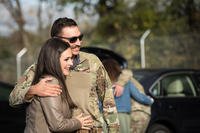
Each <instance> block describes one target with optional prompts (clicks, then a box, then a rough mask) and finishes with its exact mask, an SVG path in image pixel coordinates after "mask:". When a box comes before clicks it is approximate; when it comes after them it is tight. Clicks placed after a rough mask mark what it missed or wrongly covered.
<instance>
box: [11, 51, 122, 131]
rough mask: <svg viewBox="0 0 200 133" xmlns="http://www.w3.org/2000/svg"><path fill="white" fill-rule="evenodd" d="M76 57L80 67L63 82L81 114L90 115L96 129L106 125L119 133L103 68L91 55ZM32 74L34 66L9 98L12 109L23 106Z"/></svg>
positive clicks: (113, 103) (83, 54)
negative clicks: (100, 105) (101, 108)
mask: <svg viewBox="0 0 200 133" xmlns="http://www.w3.org/2000/svg"><path fill="white" fill-rule="evenodd" d="M79 57H80V59H79V60H80V62H79V64H77V65H76V67H75V68H74V70H73V71H72V72H71V74H70V75H69V76H68V77H67V80H66V82H67V87H68V89H69V93H70V95H71V97H72V99H73V101H74V102H75V104H77V106H78V107H79V108H80V109H81V111H82V112H84V113H86V114H91V115H92V117H93V118H94V120H95V126H97V127H98V126H102V125H103V123H104V121H105V122H106V124H107V127H108V131H109V132H113V133H116V132H118V127H119V121H118V116H117V110H116V106H115V102H114V97H113V92H112V87H111V86H112V85H111V82H110V79H109V77H108V75H107V72H106V71H105V68H104V67H103V65H102V63H101V61H100V60H99V59H98V58H97V57H96V56H95V55H93V54H88V53H85V52H80V54H79ZM34 70H35V64H33V65H32V66H30V67H29V68H28V69H27V70H26V71H25V73H24V75H23V76H22V78H21V79H20V80H19V81H18V82H17V84H16V86H15V88H14V89H13V91H12V92H11V94H10V97H9V102H10V105H11V106H15V105H18V104H22V103H24V102H26V101H25V100H24V98H25V94H26V93H27V91H28V90H29V88H30V85H31V82H32V80H33V76H34ZM72 88H73V89H72ZM76 89H77V91H76ZM83 94H84V95H83ZM100 103H101V104H102V105H103V111H102V112H101V111H100V110H99V104H100Z"/></svg>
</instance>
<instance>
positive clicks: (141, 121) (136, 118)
mask: <svg viewBox="0 0 200 133" xmlns="http://www.w3.org/2000/svg"><path fill="white" fill-rule="evenodd" d="M129 80H131V82H132V83H133V84H134V85H135V86H136V88H137V89H138V90H139V91H140V92H141V93H143V94H145V93H144V88H143V86H142V85H141V84H140V83H139V82H138V81H137V80H136V79H135V78H133V74H132V72H131V71H130V70H128V69H126V70H123V71H122V74H121V75H120V76H119V78H118V82H117V84H119V85H121V86H124V85H125V84H126V83H127V82H128V81H129ZM131 102H132V107H131V110H132V112H131V131H132V133H144V132H145V130H146V128H147V126H148V123H149V120H150V115H151V107H150V106H145V105H142V104H140V103H138V102H136V101H134V100H133V99H132V101H131Z"/></svg>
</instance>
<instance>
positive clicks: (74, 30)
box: [60, 26, 83, 55]
mask: <svg viewBox="0 0 200 133" xmlns="http://www.w3.org/2000/svg"><path fill="white" fill-rule="evenodd" d="M60 37H62V39H63V40H64V41H66V42H68V43H69V44H70V46H71V49H72V54H73V55H78V54H79V52H80V47H81V43H82V37H83V36H82V34H81V32H80V31H79V29H78V27H77V26H71V27H65V28H63V29H62V32H61V34H60Z"/></svg>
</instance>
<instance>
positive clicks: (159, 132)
mask: <svg viewBox="0 0 200 133" xmlns="http://www.w3.org/2000/svg"><path fill="white" fill-rule="evenodd" d="M147 133H172V131H171V130H170V129H169V128H168V127H166V126H164V125H161V124H154V125H152V126H151V127H149V129H148V131H147Z"/></svg>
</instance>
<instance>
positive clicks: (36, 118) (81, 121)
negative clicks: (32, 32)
mask: <svg viewBox="0 0 200 133" xmlns="http://www.w3.org/2000/svg"><path fill="white" fill-rule="evenodd" d="M72 65H73V63H72V51H71V48H70V45H69V44H68V43H67V42H64V41H62V40H61V39H58V38H51V39H49V40H47V41H46V43H45V44H44V45H43V46H42V48H41V50H40V53H39V57H38V61H37V65H36V71H35V75H34V79H33V82H32V85H35V84H37V83H38V82H39V81H40V80H41V79H42V78H45V77H51V78H52V80H50V81H48V83H50V84H59V85H60V86H61V87H62V88H61V89H62V93H61V95H59V96H54V97H53V96H52V97H39V96H34V97H33V100H32V101H31V103H30V104H29V106H28V107H27V110H26V127H25V133H51V132H73V131H76V130H78V129H81V128H87V127H88V126H91V124H92V120H91V119H90V117H89V116H85V117H83V116H82V115H79V116H77V117H76V118H72V111H71V110H72V109H74V108H76V105H75V104H74V103H73V101H72V99H71V97H70V95H69V92H68V90H67V86H66V84H65V79H66V76H67V75H69V71H70V67H71V66H72Z"/></svg>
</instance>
